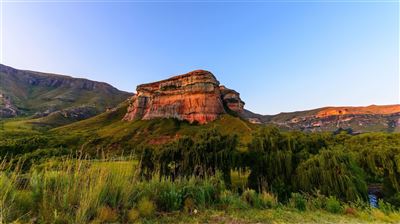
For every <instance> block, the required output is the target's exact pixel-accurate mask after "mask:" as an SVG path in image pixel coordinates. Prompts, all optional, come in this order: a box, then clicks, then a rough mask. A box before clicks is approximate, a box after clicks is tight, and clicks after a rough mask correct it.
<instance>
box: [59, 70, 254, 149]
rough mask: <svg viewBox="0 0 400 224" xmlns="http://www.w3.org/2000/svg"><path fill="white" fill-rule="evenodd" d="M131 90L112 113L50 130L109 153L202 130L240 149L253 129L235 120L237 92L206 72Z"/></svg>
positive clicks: (239, 110)
mask: <svg viewBox="0 0 400 224" xmlns="http://www.w3.org/2000/svg"><path fill="white" fill-rule="evenodd" d="M136 91H137V93H136V94H135V95H134V96H132V97H131V99H130V100H129V101H126V102H123V103H121V104H120V105H119V106H118V107H117V108H114V109H112V110H109V111H107V112H105V113H102V114H100V115H98V116H95V117H92V118H89V119H86V120H83V121H80V122H75V123H72V124H70V125H67V126H63V127H59V128H56V129H54V130H53V131H55V132H58V133H64V132H69V133H78V135H80V136H82V135H88V136H90V138H96V140H93V141H94V142H103V143H104V142H105V143H106V145H107V146H105V148H110V147H122V146H121V145H123V144H125V143H131V144H130V145H137V144H141V143H149V144H162V143H165V142H168V141H171V140H174V139H177V138H179V137H180V136H185V135H186V136H195V135H197V134H198V133H200V132H201V131H202V130H207V129H217V130H218V131H220V132H221V133H223V134H237V135H238V136H239V137H240V142H241V143H242V145H244V144H245V143H248V142H249V140H250V139H251V131H252V130H254V129H255V128H257V125H255V124H251V123H250V122H248V121H246V120H245V119H243V118H242V117H241V116H240V115H241V114H242V113H243V112H244V108H243V106H244V102H243V101H242V100H241V99H240V96H239V93H238V92H236V91H234V90H231V89H228V88H226V87H225V86H223V85H220V83H219V82H218V80H217V79H216V78H215V76H214V75H213V74H212V73H210V72H208V71H204V70H195V71H192V72H189V73H186V74H183V75H178V76H174V77H171V78H169V79H165V80H162V81H158V82H153V83H148V84H142V85H139V86H138V87H137V89H136Z"/></svg>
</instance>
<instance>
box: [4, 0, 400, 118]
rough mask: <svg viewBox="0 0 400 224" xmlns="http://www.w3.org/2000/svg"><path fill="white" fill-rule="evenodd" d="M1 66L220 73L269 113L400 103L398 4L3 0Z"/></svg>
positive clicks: (120, 84)
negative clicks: (16, 0) (197, 70)
mask: <svg viewBox="0 0 400 224" xmlns="http://www.w3.org/2000/svg"><path fill="white" fill-rule="evenodd" d="M1 17H2V31H1V36H2V47H1V51H2V56H3V57H2V61H1V63H3V64H6V65H10V66H13V67H16V68H21V69H29V70H38V71H45V72H54V73H60V74H66V75H71V76H75V77H85V78H88V79H93V80H98V81H104V82H108V83H110V84H112V85H114V86H115V87H117V88H119V89H121V90H126V91H130V92H134V91H135V88H136V85H138V84H141V83H146V82H151V81H156V80H159V79H164V78H167V77H169V76H172V75H177V74H182V73H186V72H188V71H191V70H194V69H206V70H209V71H211V72H213V73H214V75H216V77H217V78H218V79H219V81H220V82H221V83H222V84H225V85H226V86H228V87H229V88H233V89H235V90H237V91H238V92H240V93H241V97H242V99H243V100H244V101H245V102H246V108H248V109H250V110H252V111H254V112H258V113H262V114H275V113H278V112H281V111H295V110H304V109H312V108H316V107H322V106H328V105H332V106H335V105H370V104H395V103H399V82H400V81H399V3H398V2H395V1H393V2H385V3H379V2H374V3H357V2H332V1H330V2H323V1H322V2H321V1H320V2H319V3H315V2H297V3H294V2H286V3H282V2H281V3H279V2H251V3H246V2H221V1H220V2H218V3H215V2H214V3H211V2H208V3H205V2H191V3H190V2H186V3H185V2H183V3H182V2H177V1H175V2H151V3H145V2H127V1H125V2H119V3H116V2H114V3H112V2H104V1H103V2H97V3H93V2H80V3H79V2H74V3H71V2H69V3H68V2H65V1H64V3H54V2H53V3H48V2H47V3H46V2H37V1H36V2H35V3H32V2H30V3H29V2H26V1H25V2H21V1H20V2H19V3H16V2H13V1H12V0H8V1H6V2H3V3H2V13H1Z"/></svg>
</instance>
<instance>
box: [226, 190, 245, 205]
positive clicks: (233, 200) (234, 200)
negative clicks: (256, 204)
mask: <svg viewBox="0 0 400 224" xmlns="http://www.w3.org/2000/svg"><path fill="white" fill-rule="evenodd" d="M219 201H220V204H221V205H222V206H223V207H224V208H232V209H246V208H248V207H249V206H248V204H247V203H246V202H244V201H243V200H242V199H241V198H240V197H239V196H238V195H236V194H233V193H232V192H231V191H229V190H224V191H222V192H221V193H220V195H219Z"/></svg>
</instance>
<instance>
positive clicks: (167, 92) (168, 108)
mask: <svg viewBox="0 0 400 224" xmlns="http://www.w3.org/2000/svg"><path fill="white" fill-rule="evenodd" d="M243 106H244V102H243V101H242V100H241V99H240V95H239V93H238V92H236V91H234V90H231V89H228V88H226V87H225V86H222V85H220V83H219V81H218V80H217V79H216V78H215V76H214V75H213V74H212V73H211V72H208V71H205V70H195V71H192V72H189V73H186V74H183V75H179V76H174V77H172V78H169V79H166V80H162V81H158V82H153V83H148V84H142V85H139V86H138V87H137V88H136V94H135V95H134V96H133V97H132V98H131V99H130V105H129V107H128V111H127V113H126V115H125V117H124V120H128V121H130V120H135V119H143V120H149V119H154V118H176V119H179V120H186V121H189V122H190V123H193V122H198V123H200V124H205V123H208V122H210V121H213V120H215V119H217V118H218V116H219V115H221V114H226V113H228V112H235V113H237V114H241V113H243Z"/></svg>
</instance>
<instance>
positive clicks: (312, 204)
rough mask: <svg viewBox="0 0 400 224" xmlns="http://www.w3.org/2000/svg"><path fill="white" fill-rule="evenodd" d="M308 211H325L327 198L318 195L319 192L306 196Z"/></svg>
mask: <svg viewBox="0 0 400 224" xmlns="http://www.w3.org/2000/svg"><path fill="white" fill-rule="evenodd" d="M305 196H306V199H307V208H308V209H325V206H326V200H327V197H326V196H325V195H323V194H321V193H320V191H319V190H317V191H316V192H314V193H313V194H312V195H310V194H306V195H305Z"/></svg>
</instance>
